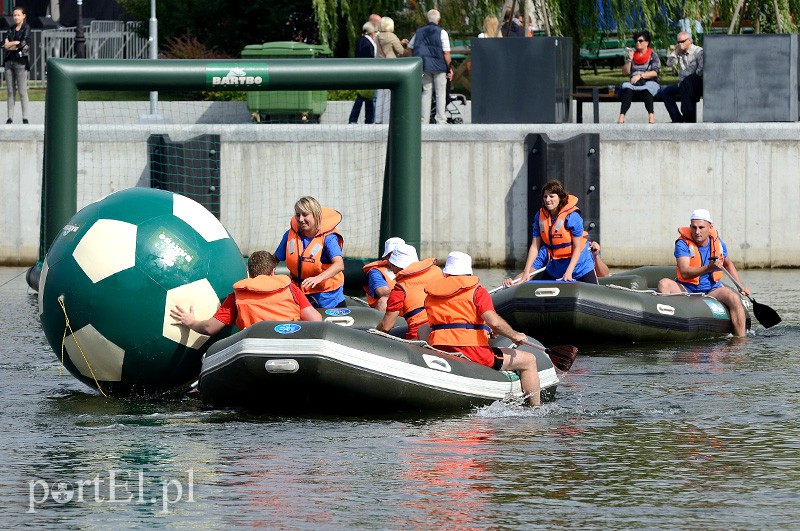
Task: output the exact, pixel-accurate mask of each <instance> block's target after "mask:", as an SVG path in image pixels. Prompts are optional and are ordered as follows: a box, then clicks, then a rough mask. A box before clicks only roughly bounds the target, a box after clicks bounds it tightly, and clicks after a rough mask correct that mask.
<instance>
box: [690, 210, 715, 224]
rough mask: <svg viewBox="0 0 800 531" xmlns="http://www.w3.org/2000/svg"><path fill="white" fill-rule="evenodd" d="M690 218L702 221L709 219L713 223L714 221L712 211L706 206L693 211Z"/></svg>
mask: <svg viewBox="0 0 800 531" xmlns="http://www.w3.org/2000/svg"><path fill="white" fill-rule="evenodd" d="M689 219H690V220H691V219H699V220H701V221H708V222H709V223H712V224H713V223H714V222H713V221H711V212H709V211H708V210H706V209H705V208H698V209H697V210H695V211H694V212H692V217H691V218H689Z"/></svg>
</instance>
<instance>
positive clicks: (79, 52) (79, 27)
mask: <svg viewBox="0 0 800 531" xmlns="http://www.w3.org/2000/svg"><path fill="white" fill-rule="evenodd" d="M76 1H77V2H78V22H77V24H76V25H75V57H77V58H78V59H86V36H85V35H84V33H83V0H76Z"/></svg>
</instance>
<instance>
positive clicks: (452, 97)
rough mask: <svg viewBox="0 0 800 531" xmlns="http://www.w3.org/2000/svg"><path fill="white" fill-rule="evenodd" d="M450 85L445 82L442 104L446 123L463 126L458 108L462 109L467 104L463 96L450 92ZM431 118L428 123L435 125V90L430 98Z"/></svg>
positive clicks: (462, 119)
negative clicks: (445, 89)
mask: <svg viewBox="0 0 800 531" xmlns="http://www.w3.org/2000/svg"><path fill="white" fill-rule="evenodd" d="M451 85H452V83H451V82H450V81H448V82H447V94H446V95H445V100H444V101H445V103H444V115H445V117H447V123H449V124H463V123H464V118H463V117H462V116H461V109H459V106H461V107H464V106H466V104H467V97H466V96H464V95H463V94H458V93H457V92H450V89H451V88H452V87H451ZM431 102H432V105H431V117H430V121H429V123H432V124H435V123H436V103H435V102H436V89H434V91H433V97H432V98H431Z"/></svg>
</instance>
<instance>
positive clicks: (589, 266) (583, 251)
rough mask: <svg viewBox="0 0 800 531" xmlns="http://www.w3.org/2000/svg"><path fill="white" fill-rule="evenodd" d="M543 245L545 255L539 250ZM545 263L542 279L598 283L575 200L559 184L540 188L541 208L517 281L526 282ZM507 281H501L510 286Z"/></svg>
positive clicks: (534, 221)
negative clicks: (533, 271) (532, 272)
mask: <svg viewBox="0 0 800 531" xmlns="http://www.w3.org/2000/svg"><path fill="white" fill-rule="evenodd" d="M541 246H544V247H545V248H546V250H547V254H545V253H544V251H542V253H541V254H540V253H539V248H540V247H541ZM545 263H546V264H547V266H546V269H545V272H544V274H543V275H542V278H543V279H545V280H564V281H572V280H578V281H580V282H587V283H589V284H597V275H596V274H595V272H594V259H593V258H592V252H591V251H590V250H589V245H588V244H587V242H586V238H585V236H584V232H583V218H581V211H580V210H579V209H578V198H577V197H575V196H574V195H569V194H568V193H567V191H566V190H565V189H564V185H563V184H561V182H560V181H557V180H552V181H549V182H548V183H547V184H545V185H544V187H543V188H542V208H541V209H540V210H539V212H537V213H536V215H535V216H534V218H533V241H532V242H531V247H530V249H529V250H528V259H527V260H526V261H525V269H523V271H522V273H521V274H519V275H517V277H516V279H519V280H517V282H520V281H522V282H524V281H527V280H528V278H529V276H530V272H531V271H532V270H534V269H539V268H541V267H542V266H544V265H545ZM513 283H514V281H513V280H512V279H510V278H508V279H506V280H505V281H503V285H504V286H510V285H511V284H513Z"/></svg>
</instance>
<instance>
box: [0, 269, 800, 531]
mask: <svg viewBox="0 0 800 531" xmlns="http://www.w3.org/2000/svg"><path fill="white" fill-rule="evenodd" d="M21 273H23V269H21V268H0V295H2V297H3V300H4V302H5V304H6V307H7V311H6V312H4V314H3V316H2V317H0V323H2V326H1V327H0V330H2V331H3V337H2V339H0V382H1V383H2V392H0V403H1V404H2V418H3V428H0V482H2V485H3V486H4V488H3V489H2V490H3V495H2V499H3V502H2V504H0V522H2V523H3V526H4V527H15V526H21V525H24V524H27V525H35V526H37V527H39V526H46V525H50V526H56V525H58V526H63V525H65V524H66V525H69V526H70V527H76V528H85V527H86V528H92V527H103V528H109V527H155V526H158V527H163V526H166V527H187V526H192V527H198V528H219V527H223V526H230V525H243V526H253V527H278V528H328V529H333V528H344V527H361V528H409V527H411V528H430V527H433V526H443V525H446V526H451V527H454V528H486V527H527V526H534V525H535V526H542V527H544V526H547V527H555V528H562V527H590V528H619V527H642V528H675V527H678V528H700V527H702V528H711V529H730V528H739V529H741V528H791V527H795V526H797V523H796V522H797V521H798V520H800V422H798V410H800V398H799V397H800V395H799V394H798V382H799V381H800V361H798V360H799V359H800V346H799V345H800V341H798V340H800V313H799V312H800V306H798V304H797V297H798V295H800V287H799V286H800V272H798V271H791V270H776V271H747V272H744V274H743V276H744V278H745V280H746V282H747V283H748V284H749V286H750V288H751V290H752V292H753V293H754V294H755V296H756V299H757V300H758V301H759V302H761V303H764V304H768V305H770V306H771V307H773V308H775V309H776V310H777V311H778V313H780V314H781V316H782V317H783V319H784V323H782V324H781V325H778V326H777V327H775V328H773V329H770V330H764V329H763V328H761V327H760V326H756V327H755V336H754V337H751V338H748V339H747V340H745V341H736V340H732V339H721V340H715V341H704V342H700V343H693V344H686V343H684V344H659V345H626V346H613V347H608V346H598V347H594V348H584V349H583V350H582V351H581V354H580V355H579V357H578V360H577V361H576V363H575V365H574V366H573V369H572V371H570V373H569V374H567V375H565V376H564V377H563V379H562V383H561V385H560V386H559V389H558V396H557V400H556V402H555V403H553V404H548V405H546V406H545V407H543V408H541V409H537V410H533V411H531V410H520V409H512V408H509V407H507V406H503V405H501V404H495V405H492V406H489V407H486V408H482V409H479V410H476V411H471V412H466V413H463V414H456V415H440V416H422V415H404V416H391V417H356V418H338V417H314V416H309V417H279V416H254V415H247V414H242V413H237V412H233V411H222V410H209V409H205V408H204V407H203V406H202V405H201V404H200V403H199V402H198V401H197V400H195V399H191V398H186V399H182V400H179V401H169V402H164V401H161V402H158V401H146V400H120V399H107V398H103V397H100V396H97V395H95V394H94V393H93V392H92V391H91V390H90V389H89V388H87V387H85V386H84V385H83V384H81V383H80V382H78V381H77V380H75V379H74V378H73V377H72V376H71V375H69V373H67V372H64V373H63V374H61V375H59V369H58V366H59V364H58V360H57V358H56V356H55V355H54V354H53V352H52V350H51V349H50V348H49V346H48V345H47V342H46V341H45V338H44V334H43V333H42V331H41V329H40V327H39V323H38V320H37V317H36V296H35V294H34V293H32V292H30V291H29V290H28V289H27V286H26V285H25V281H24V275H20V274H21ZM479 274H480V276H481V278H482V279H483V281H484V284H485V285H487V286H489V287H492V286H495V285H497V284H499V282H500V280H501V279H502V276H503V272H502V271H481V272H479ZM45 498H46V499H45Z"/></svg>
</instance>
